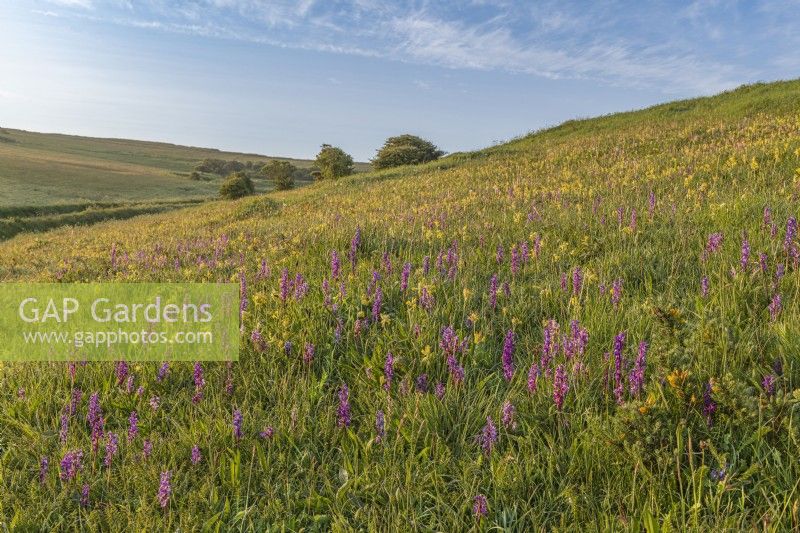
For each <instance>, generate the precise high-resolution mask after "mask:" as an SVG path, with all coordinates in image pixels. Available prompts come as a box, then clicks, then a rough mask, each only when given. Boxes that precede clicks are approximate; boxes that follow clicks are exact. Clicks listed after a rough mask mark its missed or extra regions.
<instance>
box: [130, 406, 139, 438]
mask: <svg viewBox="0 0 800 533" xmlns="http://www.w3.org/2000/svg"><path fill="white" fill-rule="evenodd" d="M128 425H129V427H128V442H131V441H133V439H135V438H136V437H137V436H138V435H139V417H138V416H137V415H136V411H131V416H130V417H128Z"/></svg>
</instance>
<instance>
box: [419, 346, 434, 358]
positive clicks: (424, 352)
mask: <svg viewBox="0 0 800 533" xmlns="http://www.w3.org/2000/svg"><path fill="white" fill-rule="evenodd" d="M420 353H421V355H422V360H423V361H427V360H428V359H429V358H430V356H431V346H430V344H426V345H425V347H424V348H423V349H422V352H420Z"/></svg>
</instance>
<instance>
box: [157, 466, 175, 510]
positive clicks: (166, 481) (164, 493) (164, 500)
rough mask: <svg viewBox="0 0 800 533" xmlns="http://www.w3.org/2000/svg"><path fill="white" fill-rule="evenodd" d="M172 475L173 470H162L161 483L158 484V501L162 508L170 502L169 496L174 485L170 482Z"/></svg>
mask: <svg viewBox="0 0 800 533" xmlns="http://www.w3.org/2000/svg"><path fill="white" fill-rule="evenodd" d="M171 477H172V472H170V471H169V470H167V471H165V472H161V483H160V484H159V486H158V503H159V505H161V508H162V509H163V508H165V507H166V506H167V504H168V503H169V496H170V494H172V485H171V484H170V478H171Z"/></svg>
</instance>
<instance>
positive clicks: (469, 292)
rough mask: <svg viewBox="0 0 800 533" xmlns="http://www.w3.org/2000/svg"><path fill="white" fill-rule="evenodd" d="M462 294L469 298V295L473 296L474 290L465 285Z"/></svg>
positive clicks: (465, 298) (466, 298)
mask: <svg viewBox="0 0 800 533" xmlns="http://www.w3.org/2000/svg"><path fill="white" fill-rule="evenodd" d="M462 295H463V296H464V300H469V297H470V296H472V291H471V290H469V289H468V288H466V287H464V290H463V291H462Z"/></svg>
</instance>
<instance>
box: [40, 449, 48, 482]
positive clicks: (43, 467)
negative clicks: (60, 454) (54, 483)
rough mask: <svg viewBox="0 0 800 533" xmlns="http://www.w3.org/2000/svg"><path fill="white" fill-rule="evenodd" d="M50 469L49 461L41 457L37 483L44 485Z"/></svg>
mask: <svg viewBox="0 0 800 533" xmlns="http://www.w3.org/2000/svg"><path fill="white" fill-rule="evenodd" d="M49 469H50V459H48V458H47V456H46V455H43V456H42V458H41V460H40V461H39V483H40V484H44V482H45V481H46V480H47V471H48V470H49Z"/></svg>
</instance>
